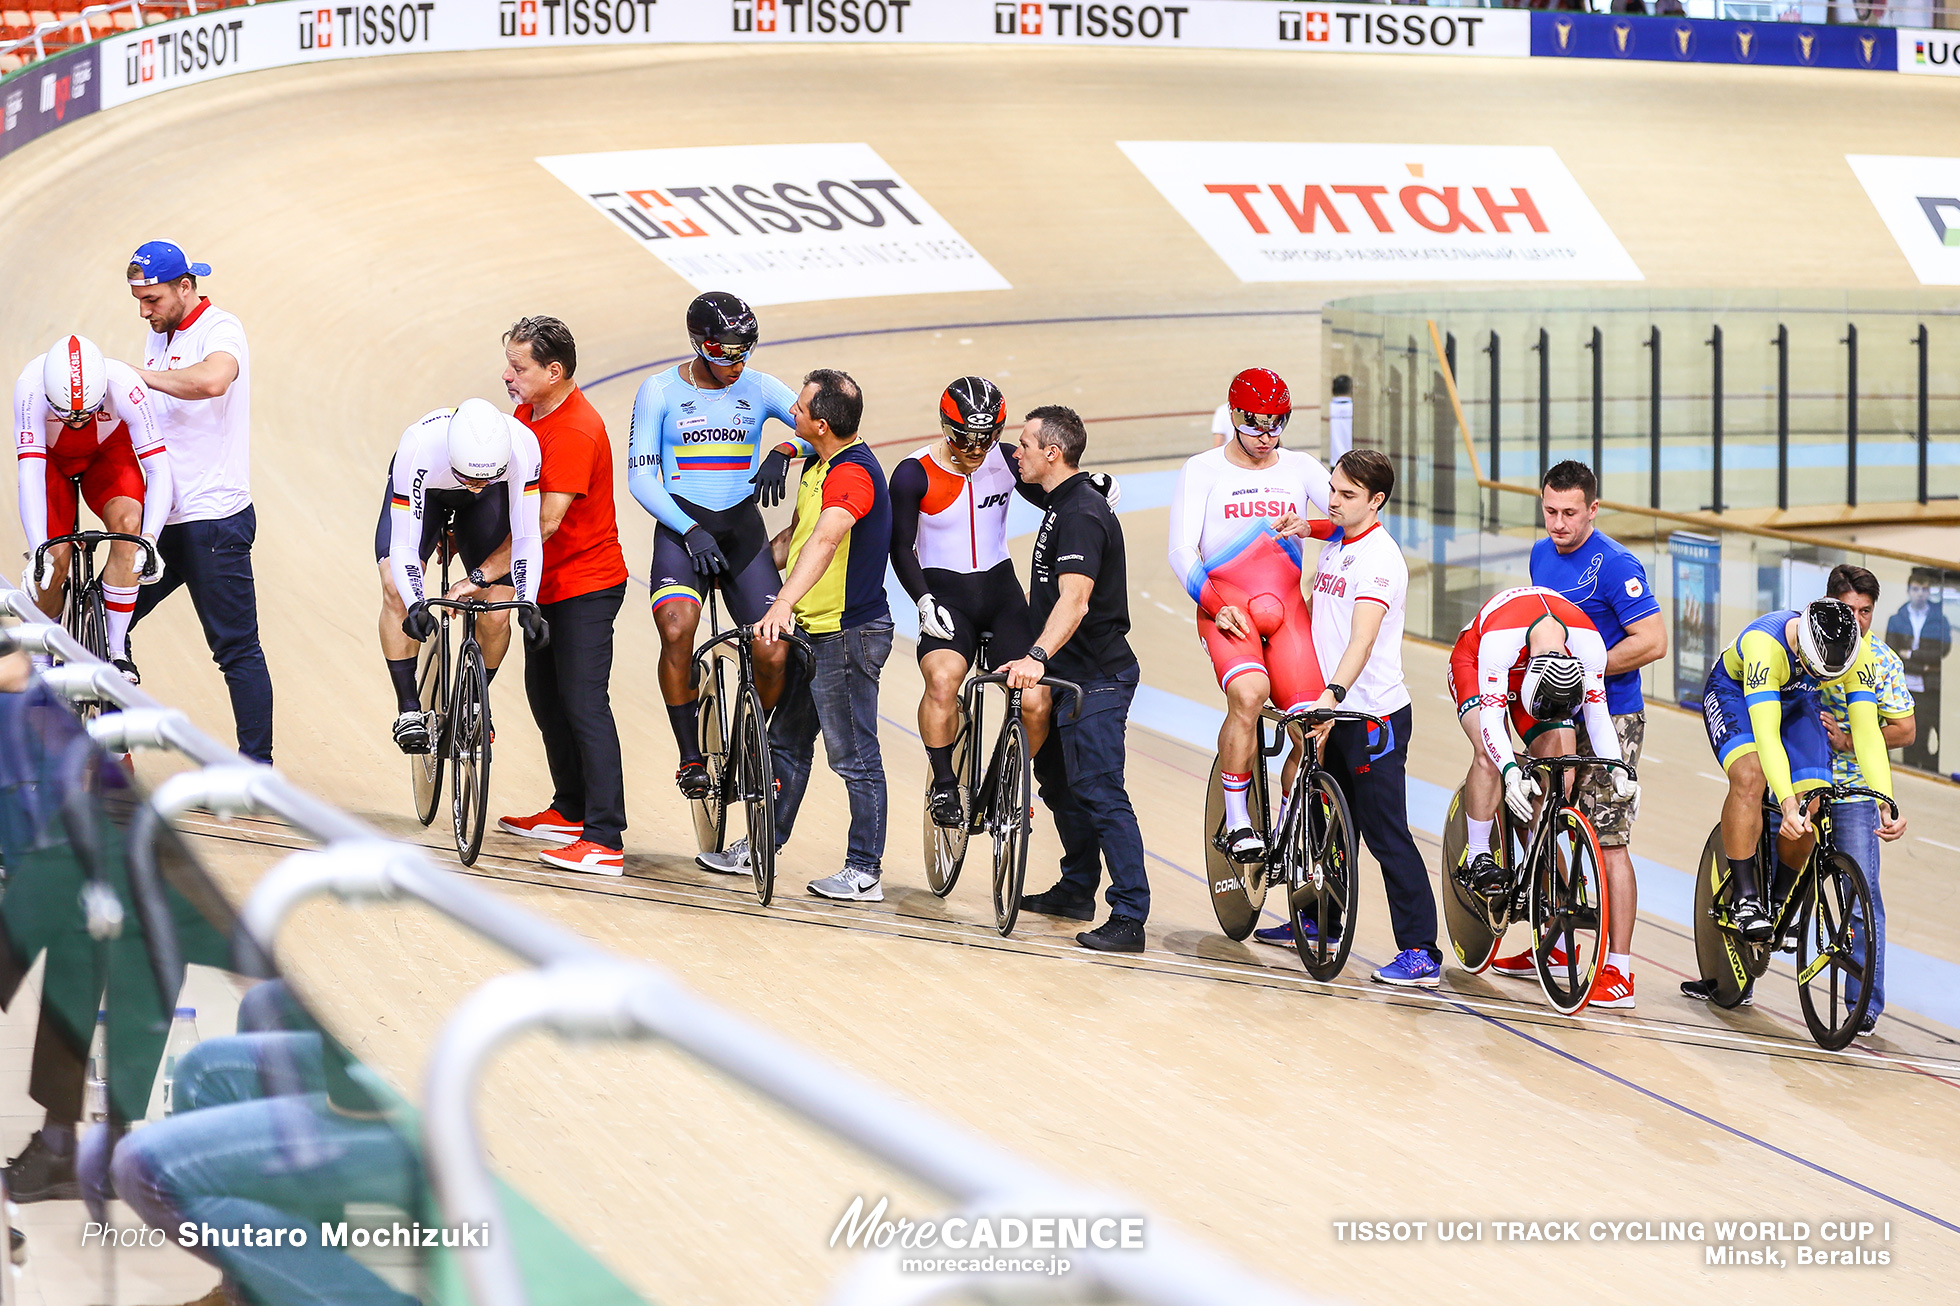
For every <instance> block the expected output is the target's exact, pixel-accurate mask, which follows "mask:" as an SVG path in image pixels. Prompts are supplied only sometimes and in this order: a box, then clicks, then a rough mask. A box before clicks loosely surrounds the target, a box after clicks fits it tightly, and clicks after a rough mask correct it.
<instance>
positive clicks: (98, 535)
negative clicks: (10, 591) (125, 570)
mask: <svg viewBox="0 0 1960 1306" xmlns="http://www.w3.org/2000/svg"><path fill="white" fill-rule="evenodd" d="M61 544H73V545H76V546H77V547H79V548H84V549H89V550H91V551H92V550H93V549H94V548H95V546H96V545H98V544H134V545H135V546H136V547H138V548H139V549H141V550H143V554H144V558H145V561H144V563H143V565H142V566H141V567H138V568H137V569H136V570H137V572H138V573H139V574H147V573H149V572H151V571H154V570H155V569H156V559H157V549H156V545H154V544H152V543H150V542H149V541H148V540H146V539H144V538H143V537H142V536H141V535H124V534H123V533H122V532H120V531H76V532H75V533H73V534H72V535H57V536H55V537H54V538H53V539H51V540H48V541H46V542H44V543H43V544H42V545H41V547H40V548H38V549H36V550H34V571H35V574H37V575H38V574H39V573H40V570H41V562H42V559H44V558H45V557H46V556H47V553H48V550H49V549H52V548H54V547H55V546H57V545H61Z"/></svg>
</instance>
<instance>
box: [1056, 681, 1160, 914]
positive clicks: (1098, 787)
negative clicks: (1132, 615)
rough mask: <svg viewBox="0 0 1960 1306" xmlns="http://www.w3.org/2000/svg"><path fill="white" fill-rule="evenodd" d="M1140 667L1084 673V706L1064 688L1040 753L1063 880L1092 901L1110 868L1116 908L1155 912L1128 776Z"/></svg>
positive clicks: (1126, 911) (1112, 907)
mask: <svg viewBox="0 0 1960 1306" xmlns="http://www.w3.org/2000/svg"><path fill="white" fill-rule="evenodd" d="M1139 679H1140V671H1139V669H1138V668H1137V667H1136V666H1134V665H1133V666H1130V667H1127V668H1125V669H1124V670H1123V671H1121V672H1119V673H1118V674H1117V675H1116V676H1113V677H1111V678H1109V679H1106V680H1090V679H1088V678H1086V677H1085V678H1084V679H1083V680H1082V681H1081V685H1082V698H1083V704H1082V714H1081V715H1080V716H1074V715H1072V714H1071V712H1070V704H1069V703H1068V701H1067V699H1066V698H1064V697H1063V696H1062V695H1061V694H1059V693H1058V694H1057V695H1056V696H1055V705H1056V708H1057V709H1058V711H1057V712H1056V715H1055V721H1054V724H1053V725H1052V726H1051V727H1050V729H1049V731H1048V741H1047V742H1046V743H1044V744H1043V745H1042V746H1041V751H1040V752H1039V753H1037V754H1035V759H1034V777H1035V781H1036V783H1037V784H1038V785H1039V786H1040V788H1041V801H1042V802H1044V803H1046V804H1047V805H1048V810H1049V811H1051V812H1053V813H1054V814H1055V833H1056V834H1057V835H1059V836H1060V837H1061V841H1062V877H1061V879H1060V881H1058V883H1059V885H1060V887H1062V888H1064V889H1066V890H1068V892H1069V894H1070V896H1072V897H1076V898H1080V899H1082V900H1083V901H1085V902H1092V901H1094V900H1095V896H1096V886H1097V885H1098V884H1100V883H1101V882H1102V875H1103V867H1104V866H1105V865H1107V866H1108V868H1109V888H1108V890H1107V892H1106V893H1105V895H1104V896H1105V897H1106V898H1107V899H1108V900H1109V908H1110V911H1111V912H1112V913H1121V914H1122V915H1125V916H1130V917H1134V918H1135V919H1137V920H1139V921H1142V920H1148V919H1149V918H1150V877H1149V876H1148V875H1147V874H1146V873H1145V871H1144V864H1143V831H1142V830H1141V829H1140V828H1139V827H1138V825H1137V814H1136V809H1135V808H1133V807H1132V806H1131V805H1130V793H1129V789H1128V788H1127V787H1126V786H1125V784H1124V780H1123V763H1124V760H1125V758H1126V756H1127V753H1126V751H1125V741H1126V739H1127V736H1128V731H1129V724H1130V703H1131V701H1132V700H1134V699H1135V698H1136V692H1137V684H1138V682H1139Z"/></svg>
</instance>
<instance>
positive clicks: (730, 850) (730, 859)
mask: <svg viewBox="0 0 1960 1306" xmlns="http://www.w3.org/2000/svg"><path fill="white" fill-rule="evenodd" d="M694 864H695V865H696V866H699V867H700V868H701V869H702V870H704V871H712V872H713V873H714V874H716V875H747V874H748V873H749V841H748V840H747V839H746V838H743V839H737V840H736V841H735V842H734V843H731V844H729V845H728V847H726V848H724V849H722V850H721V851H720V852H718V853H696V854H694Z"/></svg>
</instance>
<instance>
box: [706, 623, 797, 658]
mask: <svg viewBox="0 0 1960 1306" xmlns="http://www.w3.org/2000/svg"><path fill="white" fill-rule="evenodd" d="M777 638H779V639H781V640H782V641H783V642H784V643H786V644H788V645H789V646H790V647H791V648H794V649H795V650H796V651H797V652H799V653H801V654H802V655H803V656H804V658H805V659H806V660H807V659H810V658H813V657H815V656H816V655H815V654H814V653H813V652H812V651H811V649H810V641H809V640H807V639H805V638H803V636H801V635H799V634H797V633H796V632H795V631H793V630H786V631H784V632H783V633H782V634H781V635H780V636H778V637H777ZM738 639H746V640H750V641H753V640H754V639H755V627H754V626H737V627H735V628H734V629H733V630H724V631H722V632H721V634H719V635H716V636H714V637H713V638H711V639H708V640H706V641H704V642H703V643H702V644H701V646H700V647H699V648H697V649H695V650H694V656H695V657H696V658H700V657H703V656H705V655H706V654H707V652H708V650H709V649H711V648H714V647H716V646H717V645H721V644H732V643H734V642H735V641H736V640H738Z"/></svg>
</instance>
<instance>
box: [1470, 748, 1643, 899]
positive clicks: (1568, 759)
mask: <svg viewBox="0 0 1960 1306" xmlns="http://www.w3.org/2000/svg"><path fill="white" fill-rule="evenodd" d="M1518 764H1519V765H1520V766H1522V767H1523V768H1524V769H1525V771H1527V772H1540V773H1543V774H1544V775H1545V777H1546V780H1547V784H1546V785H1545V798H1544V801H1543V802H1541V803H1540V804H1539V805H1538V815H1537V816H1535V817H1533V818H1532V821H1531V828H1530V829H1529V830H1526V831H1525V836H1524V856H1522V857H1520V858H1519V859H1518V862H1517V865H1516V866H1514V867H1513V868H1512V871H1513V874H1514V876H1515V879H1514V880H1513V882H1512V886H1511V892H1512V893H1513V894H1514V895H1515V894H1516V893H1517V891H1518V889H1519V887H1521V886H1522V885H1523V884H1524V883H1525V882H1526V881H1527V880H1528V879H1529V878H1530V875H1531V868H1532V867H1534V866H1536V865H1538V861H1539V858H1540V856H1541V855H1542V854H1543V853H1544V852H1545V850H1546V845H1547V844H1548V843H1550V842H1551V838H1552V833H1553V830H1552V827H1553V824H1554V822H1553V820H1552V814H1553V813H1554V812H1556V811H1558V809H1559V808H1561V807H1567V806H1570V805H1571V804H1573V803H1575V802H1577V801H1578V792H1577V783H1576V779H1575V782H1574V785H1573V792H1572V793H1571V794H1570V795H1568V794H1567V793H1566V773H1567V772H1568V771H1576V770H1577V769H1578V768H1580V767H1582V766H1603V767H1608V768H1614V767H1617V768H1618V769H1619V770H1622V771H1625V772H1626V773H1627V778H1628V779H1629V780H1637V779H1639V777H1638V776H1637V775H1635V774H1634V770H1633V768H1632V767H1631V766H1629V765H1627V764H1626V763H1625V762H1621V761H1617V760H1615V759H1613V758H1610V757H1587V756H1581V755H1579V754H1576V753H1575V754H1569V755H1566V756H1563V757H1532V756H1531V755H1529V754H1526V755H1525V756H1523V757H1521V758H1519V759H1518ZM1498 801H1499V802H1502V801H1503V800H1502V799H1501V798H1500V799H1499V800H1498Z"/></svg>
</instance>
